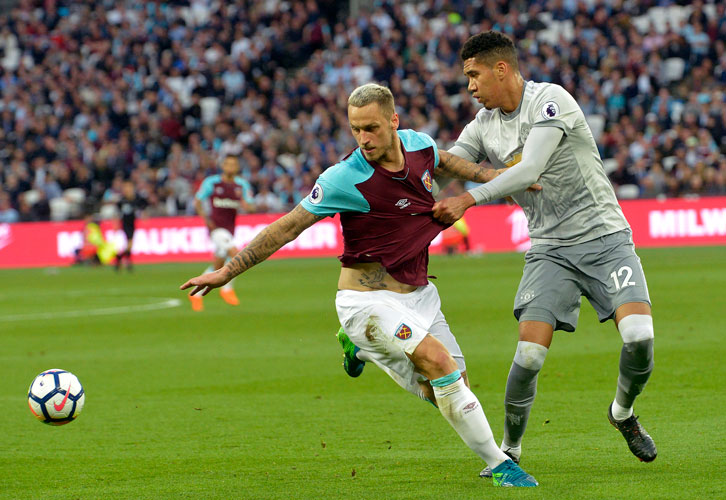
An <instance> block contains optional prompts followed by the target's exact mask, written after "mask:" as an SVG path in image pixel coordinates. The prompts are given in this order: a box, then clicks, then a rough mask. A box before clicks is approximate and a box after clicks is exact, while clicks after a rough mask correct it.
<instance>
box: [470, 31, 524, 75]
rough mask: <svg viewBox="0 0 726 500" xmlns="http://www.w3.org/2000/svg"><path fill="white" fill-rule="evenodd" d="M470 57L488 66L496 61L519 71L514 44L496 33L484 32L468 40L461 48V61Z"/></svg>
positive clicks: (504, 36) (501, 34)
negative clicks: (505, 63) (507, 64)
mask: <svg viewBox="0 0 726 500" xmlns="http://www.w3.org/2000/svg"><path fill="white" fill-rule="evenodd" d="M472 57H474V58H476V59H477V60H479V61H481V62H483V63H486V64H488V65H490V66H493V65H494V64H495V63H496V62H497V61H505V62H507V63H509V65H510V66H511V67H512V68H514V69H515V70H519V63H518V61H517V49H516V48H515V46H514V42H513V41H512V40H511V39H510V38H509V37H508V36H506V35H504V34H503V33H500V32H498V31H485V32H484V33H479V34H478V35H474V36H472V37H471V38H469V39H468V40H467V41H466V43H464V46H463V47H462V48H461V60H462V61H466V60H467V59H471V58H472Z"/></svg>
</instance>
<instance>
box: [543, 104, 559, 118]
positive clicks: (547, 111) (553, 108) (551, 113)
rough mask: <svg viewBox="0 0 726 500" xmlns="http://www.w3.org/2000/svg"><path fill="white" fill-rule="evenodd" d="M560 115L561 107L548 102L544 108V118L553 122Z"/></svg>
mask: <svg viewBox="0 0 726 500" xmlns="http://www.w3.org/2000/svg"><path fill="white" fill-rule="evenodd" d="M559 114H560V107H559V106H558V105H557V103H556V102H554V101H548V102H546V103H544V106H542V116H543V117H544V119H545V120H551V119H552V118H554V117H555V116H557V115H559Z"/></svg>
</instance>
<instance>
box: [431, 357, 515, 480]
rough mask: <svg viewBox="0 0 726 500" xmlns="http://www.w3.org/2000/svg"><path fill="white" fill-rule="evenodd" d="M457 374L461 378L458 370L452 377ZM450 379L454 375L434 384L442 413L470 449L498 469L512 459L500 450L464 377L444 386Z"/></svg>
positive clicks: (432, 382) (433, 382) (434, 381)
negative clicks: (498, 466)
mask: <svg viewBox="0 0 726 500" xmlns="http://www.w3.org/2000/svg"><path fill="white" fill-rule="evenodd" d="M455 374H456V375H458V370H457V371H456V372H454V374H452V375H455ZM449 377H451V375H447V376H446V377H441V378H439V379H436V380H432V381H431V385H432V386H433V388H434V394H435V395H436V402H437V403H438V405H439V410H440V411H441V414H442V415H443V416H444V418H445V419H446V420H447V421H448V422H449V424H451V426H452V427H453V428H454V430H455V431H456V433H457V434H459V436H460V437H461V439H462V440H464V442H465V443H466V444H467V446H468V447H469V448H471V449H472V450H473V451H474V453H476V454H477V455H479V456H480V457H481V458H482V459H484V461H485V462H486V463H487V465H488V466H489V467H490V468H492V469H494V468H495V467H496V466H497V465H499V464H501V463H502V462H504V461H505V460H507V459H508V458H509V457H507V456H506V455H505V454H504V452H503V451H502V450H500V449H499V448H498V447H497V444H496V442H495V441H494V436H493V435H492V429H491V427H489V422H488V421H487V418H486V416H485V415H484V410H483V409H482V407H481V404H480V403H479V400H478V399H477V398H476V396H475V395H474V393H473V392H471V391H470V390H469V388H468V387H467V386H466V384H464V380H463V379H462V378H461V377H460V376H459V377H458V378H457V380H456V381H455V382H453V383H449V384H448V385H442V384H444V383H446V382H447V381H448V380H447V379H449ZM452 378H453V377H452Z"/></svg>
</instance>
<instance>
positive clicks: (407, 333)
mask: <svg viewBox="0 0 726 500" xmlns="http://www.w3.org/2000/svg"><path fill="white" fill-rule="evenodd" d="M395 335H396V337H398V338H399V339H401V340H408V339H410V338H411V328H409V326H408V325H407V324H405V323H401V326H399V327H398V330H396V334H395Z"/></svg>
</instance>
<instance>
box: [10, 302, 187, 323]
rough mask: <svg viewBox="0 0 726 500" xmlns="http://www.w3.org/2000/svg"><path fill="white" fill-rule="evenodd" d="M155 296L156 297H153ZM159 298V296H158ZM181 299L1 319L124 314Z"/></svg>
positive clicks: (169, 305)
mask: <svg viewBox="0 0 726 500" xmlns="http://www.w3.org/2000/svg"><path fill="white" fill-rule="evenodd" d="M151 298H155V297H151ZM156 298H159V297H156ZM180 305H181V300H179V299H164V300H163V301H161V302H152V303H151V304H138V305H134V306H116V307H102V308H100V309H87V310H84V311H58V312H52V313H50V312H49V313H27V314H11V315H7V316H0V321H22V320H27V319H58V318H78V317H81V316H103V315H107V314H123V313H128V312H139V311H156V310H158V309H171V308H172V307H179V306H180Z"/></svg>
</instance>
